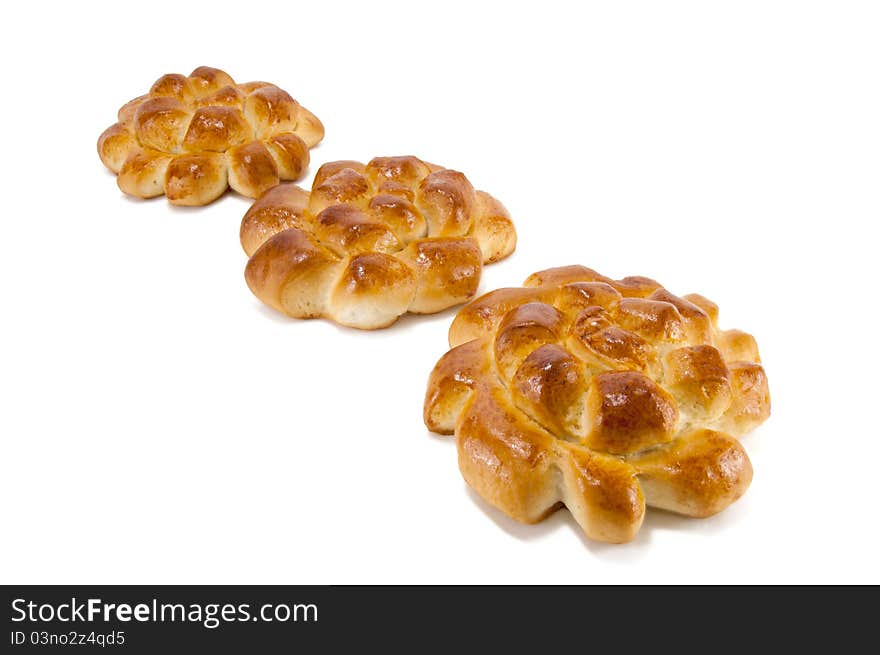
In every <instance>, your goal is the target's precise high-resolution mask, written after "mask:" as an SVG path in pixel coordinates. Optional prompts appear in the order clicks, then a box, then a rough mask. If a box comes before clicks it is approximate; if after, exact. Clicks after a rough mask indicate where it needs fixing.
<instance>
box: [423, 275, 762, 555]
mask: <svg viewBox="0 0 880 655" xmlns="http://www.w3.org/2000/svg"><path fill="white" fill-rule="evenodd" d="M449 345H450V347H451V348H452V349H451V350H450V351H449V352H448V353H446V355H444V356H443V357H442V358H441V359H440V361H439V362H438V363H437V365H436V366H435V368H434V370H433V372H432V373H431V376H430V379H429V381H428V390H427V393H426V395H425V404H424V420H425V424H426V425H427V426H428V429H430V430H432V431H434V432H439V433H441V434H455V438H456V443H457V445H458V463H459V468H460V469H461V473H462V475H463V476H464V479H465V480H466V481H467V483H468V484H469V485H470V486H471V487H473V488H474V490H476V491H477V493H479V494H480V495H481V496H482V497H483V498H484V499H485V500H486V501H488V502H489V503H491V504H492V505H494V506H495V507H497V508H498V509H500V510H501V511H503V512H505V513H506V514H507V515H508V516H511V517H512V518H514V519H517V520H519V521H523V522H525V523H534V522H537V521H540V520H541V519H543V518H544V517H545V516H546V515H547V514H548V513H550V512H552V511H553V510H554V509H556V508H557V507H559V506H561V505H564V506H565V507H567V508H568V510H569V511H570V512H571V513H572V515H573V516H574V518H575V520H576V521H577V522H578V524H579V525H580V526H581V528H583V530H584V532H585V533H586V534H587V536H589V537H590V538H592V539H597V540H599V541H607V542H614V543H619V542H625V541H629V540H631V539H632V538H633V537H635V535H636V533H637V532H638V530H639V527H640V526H641V524H642V520H643V518H644V514H645V507H646V506H653V507H659V508H661V509H665V510H668V511H671V512H676V513H679V514H683V515H686V516H694V517H705V516H711V515H713V514H716V513H717V512H720V511H721V510H723V509H724V508H725V507H727V506H728V505H730V504H731V503H732V502H734V501H735V500H736V499H738V498H739V497H740V496H742V494H743V493H744V492H745V491H746V489H747V488H748V486H749V483H750V482H751V479H752V466H751V463H750V462H749V458H748V455H746V452H745V450H744V449H743V447H742V446H741V445H740V443H739V441H738V438H739V437H741V436H742V435H743V434H745V433H747V432H749V431H750V430H752V429H754V428H755V427H757V426H758V425H760V424H761V423H762V422H764V421H765V420H766V419H767V417H768V416H769V415H770V392H769V389H768V385H767V376H766V375H765V373H764V369H763V368H762V367H761V364H760V361H761V360H760V357H759V355H758V347H757V344H756V342H755V340H754V338H752V337H751V336H750V335H748V334H746V333H745V332H740V331H739V330H727V331H725V330H721V329H719V328H718V307H717V306H716V305H715V304H714V303H712V302H710V301H709V300H706V299H705V298H703V297H702V296H697V295H691V296H683V297H679V296H675V295H673V294H672V293H670V292H669V291H667V290H666V289H664V288H663V287H662V286H660V284H658V283H657V282H655V281H654V280H651V279H649V278H644V277H628V278H624V279H622V280H612V279H610V278H607V277H604V276H602V275H600V274H598V273H596V272H595V271H593V270H591V269H588V268H584V267H582V266H569V267H565V268H554V269H550V270H547V271H541V272H540V273H535V274H534V275H532V276H530V277H529V278H528V279H527V280H526V282H525V286H524V288H519V289H498V290H496V291H493V292H491V293H488V294H486V295H484V296H482V297H481V298H478V299H477V300H474V301H473V302H471V303H470V304H469V305H467V306H466V307H464V308H463V309H462V310H461V311H460V312H459V313H458V315H457V316H456V317H455V320H454V321H453V322H452V326H451V327H450V329H449Z"/></svg>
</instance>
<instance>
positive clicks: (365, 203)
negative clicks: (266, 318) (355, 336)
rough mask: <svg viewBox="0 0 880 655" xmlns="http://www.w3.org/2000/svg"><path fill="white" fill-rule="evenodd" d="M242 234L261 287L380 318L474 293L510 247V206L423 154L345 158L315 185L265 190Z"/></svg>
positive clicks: (254, 282)
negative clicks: (483, 275)
mask: <svg viewBox="0 0 880 655" xmlns="http://www.w3.org/2000/svg"><path fill="white" fill-rule="evenodd" d="M241 244H242V247H243V248H244V251H245V253H247V255H248V257H249V258H250V259H249V261H248V263H247V268H246V270H245V279H246V280H247V284H248V287H250V289H251V291H252V292H253V293H254V295H255V296H257V298H259V299H260V300H262V301H263V302H264V303H266V304H267V305H269V306H271V307H273V308H275V309H277V310H278V311H279V312H282V313H284V314H287V315H289V316H294V317H296V318H313V317H326V318H329V319H331V320H333V321H336V322H337V323H340V324H342V325H347V326H350V327H355V328H361V329H365V330H372V329H376V328H383V327H387V326H388V325H391V324H392V323H394V321H396V320H397V318H398V317H399V316H400V315H401V314H403V313H405V312H414V313H419V314H429V313H433V312H439V311H441V310H443V309H446V308H447V307H451V306H453V305H457V304H461V303H464V302H466V301H468V300H470V299H471V298H473V296H474V295H475V294H476V291H477V287H478V285H479V283H480V275H481V273H482V267H483V264H484V263H490V262H495V261H498V260H499V259H502V258H504V257H507V256H508V255H509V254H510V253H511V252H513V249H514V248H515V246H516V231H515V230H514V228H513V223H512V222H511V220H510V215H509V214H508V213H507V210H506V209H505V208H504V207H503V206H502V205H501V203H500V202H498V201H497V200H496V199H495V198H493V197H492V196H490V195H489V194H488V193H486V192H485V191H476V190H474V188H473V186H471V183H470V182H469V181H468V179H467V178H466V177H465V176H464V175H463V174H462V173H459V172H457V171H453V170H449V169H446V168H442V167H440V166H435V165H433V164H427V163H425V162H423V161H422V160H420V159H417V158H416V157H376V158H375V159H373V160H372V161H370V162H369V163H367V164H362V163H359V162H355V161H337V162H331V163H327V164H324V165H323V166H321V168H320V169H319V170H318V172H317V174H316V176H315V181H314V184H313V185H312V190H311V193H309V192H306V191H305V190H303V189H301V188H300V187H298V186H296V185H292V184H283V185H280V186H277V187H275V188H273V189H270V190H269V191H267V192H266V193H265V194H264V195H262V196H261V197H260V198H259V199H258V200H257V201H256V202H255V203H254V205H253V206H252V207H251V208H250V209H249V210H248V212H247V213H246V214H245V216H244V219H243V220H242V223H241Z"/></svg>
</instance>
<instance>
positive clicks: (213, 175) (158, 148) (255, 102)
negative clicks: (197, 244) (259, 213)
mask: <svg viewBox="0 0 880 655" xmlns="http://www.w3.org/2000/svg"><path fill="white" fill-rule="evenodd" d="M322 138H324V126H323V125H321V121H319V120H318V119H317V117H315V115H314V114H312V113H311V112H310V111H309V110H307V109H306V108H305V107H303V106H302V105H300V104H299V103H298V102H297V101H296V100H294V99H293V98H291V97H290V95H289V94H288V93H287V92H286V91H282V90H281V89H279V88H278V87H277V86H274V85H272V84H268V83H266V82H248V83H246V84H236V83H235V81H234V80H233V79H232V78H231V77H229V75H227V74H226V73H224V72H223V71H221V70H218V69H216V68H208V67H206V66H202V67H200V68H197V69H195V70H194V71H193V72H192V73H190V75H189V76H188V77H185V76H183V75H177V74H169V75H163V76H162V77H160V78H159V79H158V80H157V81H156V83H155V84H153V86H152V88H151V89H150V92H149V93H148V94H146V95H143V96H140V97H138V98H135V99H134V100H132V101H130V102H128V103H126V104H125V105H123V107H122V109H120V110H119V114H118V122H116V123H114V124H113V125H111V126H110V127H108V128H107V129H106V130H105V131H104V133H103V134H102V135H101V136H100V138H99V139H98V154H99V155H100V157H101V161H103V162H104V165H105V166H107V168H109V169H110V170H111V171H113V172H114V173H116V175H117V178H116V179H117V183H118V184H119V188H120V189H122V191H123V192H125V193H127V194H129V195H133V196H138V197H139V198H152V197H154V196H160V195H162V194H165V196H166V197H167V198H168V200H169V202H171V203H173V204H175V205H207V204H208V203H210V202H213V201H214V200H216V199H217V198H218V197H219V196H221V195H222V194H223V192H224V191H226V189H227V187H232V188H233V189H234V190H235V191H237V192H239V193H241V194H242V195H245V196H248V197H249V198H256V197H257V196H259V195H260V194H261V193H263V192H264V191H266V190H267V189H270V188H271V187H273V186H275V185H276V184H278V183H279V181H281V180H298V179H299V178H300V177H302V175H303V173H304V172H305V170H306V168H307V167H308V165H309V148H311V147H312V146H314V145H316V144H317V143H318V142H319V141H320V140H321V139H322Z"/></svg>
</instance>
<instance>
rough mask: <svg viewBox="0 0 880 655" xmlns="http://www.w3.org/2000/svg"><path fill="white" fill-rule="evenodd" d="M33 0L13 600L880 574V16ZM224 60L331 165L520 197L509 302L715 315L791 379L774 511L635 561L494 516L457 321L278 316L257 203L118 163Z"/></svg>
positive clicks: (1, 512) (752, 9)
mask: <svg viewBox="0 0 880 655" xmlns="http://www.w3.org/2000/svg"><path fill="white" fill-rule="evenodd" d="M129 7H130V8H129ZM5 11H6V15H5V17H4V24H5V30H4V32H5V34H4V39H3V40H2V41H0V50H2V53H0V54H2V58H0V60H2V62H3V63H2V66H3V78H4V92H3V103H2V109H0V111H2V125H3V126H4V131H3V141H2V143H3V146H4V147H3V153H2V156H0V167H2V178H0V179H2V181H3V183H4V193H3V200H2V206H0V207H2V209H0V211H2V235H3V237H2V238H3V244H4V248H3V254H2V257H0V267H2V270H0V273H2V278H0V279H2V285H3V287H2V308H3V310H2V316H3V318H2V323H0V330H2V346H0V347H2V362H0V371H2V378H0V384H2V413H0V432H2V437H0V439H2V442H0V443H2V455H0V526H2V527H0V530H2V538H0V581H2V582H5V583H25V582H30V583H50V582H51V583H85V582H91V583H367V582H373V583H427V582H439V583H452V582H457V583H514V582H526V583H538V582H576V583H598V582H606V583H618V582H620V583H629V582H641V583H644V582H682V583H684V582H698V583H702V582H756V583H761V582H767V583H771V582H772V583H775V582H875V583H876V582H880V575H878V571H880V567H878V562H877V552H878V547H880V540H878V534H880V529H878V526H877V520H878V513H880V512H878V504H877V487H878V485H877V484H876V482H875V479H874V478H875V476H876V475H877V462H878V455H880V433H878V428H877V419H876V416H877V406H878V403H880V398H878V396H880V388H878V365H880V362H878V355H877V348H878V318H880V316H878V305H880V301H878V299H877V296H876V294H877V288H878V283H877V273H878V266H877V252H876V251H877V246H878V239H877V224H878V221H880V75H878V73H880V37H878V34H880V15H878V8H877V5H876V3H870V2H864V3H856V2H826V3H819V2H804V1H801V2H768V1H761V2H736V3H734V2H729V3H727V2H725V3H715V2H672V3H655V2H646V3H630V2H619V3H592V4H586V3H577V4H575V3H556V2H541V3H529V4H526V5H518V4H515V3H510V2H507V3H498V4H494V5H489V4H485V5H484V3H477V2H465V3H458V2H450V1H448V0H446V1H444V2H434V3H431V4H427V5H419V4H417V3H414V2H402V3H395V2H382V3H367V2H355V3H344V2H338V1H337V2H332V3H331V2H327V3H290V2H287V3H279V5H278V6H277V7H264V6H261V5H260V4H259V3H255V2H247V3H242V2H236V3H228V4H223V3H220V2H211V3H198V4H194V5H193V6H192V7H190V6H189V5H188V4H186V3H183V2H173V3H164V2H157V1H150V2H146V3H144V2H140V3H134V4H131V5H126V4H125V3H113V4H108V5H107V6H106V7H105V8H102V9H93V8H90V7H87V6H86V5H85V3H64V4H61V3H59V4H58V5H55V6H52V5H45V4H42V3H24V2H22V3H14V4H12V5H9V6H8V7H6V9H5ZM202 64H205V65H212V66H218V67H220V68H223V69H225V70H226V71H228V72H229V73H230V74H231V75H232V76H233V77H235V78H236V79H237V80H239V81H247V80H250V79H265V80H268V81H272V82H275V83H277V84H279V85H280V86H282V87H283V88H286V89H287V90H288V91H290V92H291V93H292V94H293V95H294V97H296V98H298V99H299V100H300V101H301V102H302V103H303V104H304V105H306V106H307V107H309V108H310V109H311V110H313V111H314V112H315V113H316V114H317V115H318V116H319V117H320V118H321V119H322V120H323V121H324V123H325V125H326V129H327V136H326V139H325V141H324V143H323V144H322V145H321V146H320V147H319V148H317V149H316V150H313V151H312V161H313V163H312V167H311V169H310V173H313V172H314V171H315V170H316V168H317V165H319V164H320V163H321V162H323V161H329V160H334V159H341V158H353V159H361V160H367V159H369V158H370V157H372V156H373V155H390V154H415V155H418V156H420V157H423V158H425V159H429V160H432V161H436V162H438V163H441V164H444V165H447V166H450V167H455V168H458V169H460V170H463V171H464V172H465V173H466V174H467V175H468V177H469V178H470V179H471V180H472V181H473V182H474V184H475V185H476V186H477V187H478V188H483V189H486V190H488V191H490V192H491V193H492V194H494V195H496V196H497V197H498V198H500V199H501V200H502V201H503V202H504V203H505V204H506V205H507V207H508V208H509V210H510V211H511V213H512V214H513V216H514V219H515V220H516V224H517V228H518V232H519V247H518V249H517V251H516V253H515V255H514V256H513V257H511V258H510V259H508V260H506V261H504V262H502V263H499V264H497V265H494V266H492V267H490V268H488V269H487V270H486V272H485V275H484V278H483V284H482V287H481V289H482V290H483V291H488V290H489V289H492V288H495V287H497V286H506V285H507V286H509V285H518V284H520V283H521V282H522V280H523V279H524V278H525V277H526V276H527V275H528V274H529V273H531V272H533V271H535V270H539V269H541V268H546V267H550V266H557V265H563V264H570V263H581V264H585V265H588V266H591V267H593V268H596V269H597V270H599V271H601V272H603V273H605V274H607V275H611V276H614V277H619V276H623V275H628V274H641V275H648V276H651V277H654V278H656V279H658V280H659V281H661V282H662V283H664V284H665V285H666V286H667V287H668V288H670V289H671V290H672V291H673V292H676V293H681V294H683V293H687V292H699V293H702V294H704V295H706V296H708V297H710V298H712V299H713V300H715V301H716V302H717V303H719V305H720V306H721V319H722V324H723V325H724V326H725V327H739V328H742V329H745V330H747V331H749V332H752V333H753V334H755V335H756V337H757V339H758V342H759V345H760V347H761V352H762V355H763V358H764V363H765V366H766V369H767V372H768V375H769V379H770V385H771V392H772V395H773V415H772V417H771V418H770V420H769V421H768V422H767V423H766V424H765V425H764V426H762V427H761V428H760V429H759V430H757V431H756V432H754V433H753V434H751V435H750V436H748V437H747V438H746V439H745V444H746V447H747V450H748V451H749V453H750V456H751V459H752V462H753V465H754V468H755V478H754V482H753V484H752V486H751V489H750V490H749V492H748V493H747V494H746V496H745V497H744V498H743V499H742V500H741V501H739V502H738V503H736V504H735V505H734V506H732V507H731V508H730V509H729V510H727V511H726V512H724V513H723V514H722V515H720V516H717V517H715V518H712V519H708V520H702V521H699V520H688V519H682V518H677V517H675V516H672V515H668V514H663V513H657V512H649V516H648V517H647V519H646V521H645V524H644V526H643V528H642V531H641V533H640V534H639V536H638V538H637V539H636V540H635V542H633V543H631V544H628V545H623V546H609V545H602V544H596V543H590V542H587V541H586V540H585V539H584V538H583V537H582V536H581V534H580V532H579V530H578V529H577V526H576V525H575V524H574V522H573V521H572V520H571V519H570V517H569V516H568V514H567V512H565V511H560V512H558V513H557V514H555V515H554V516H553V517H551V518H550V519H549V520H547V521H546V522H544V523H543V524H541V525H538V526H523V525H519V524H516V523H514V522H513V521H511V520H509V519H507V518H506V517H504V516H502V515H501V514H499V513H498V512H497V511H495V510H493V509H491V508H490V507H488V506H487V505H485V504H484V503H483V502H482V501H481V500H479V499H478V498H477V497H476V496H475V495H474V494H472V493H471V492H469V491H468V489H467V487H466V485H465V484H464V482H463V481H462V479H461V477H460V475H459V473H458V470H457V466H456V456H455V447H454V443H453V442H452V440H450V439H448V438H442V437H437V436H434V435H431V434H429V433H428V432H427V431H426V430H425V428H424V426H423V423H422V419H421V411H422V397H423V393H424V387H425V382H426V379H427V376H428V373H429V371H430V370H431V367H432V366H433V365H434V363H435V361H436V359H437V358H438V357H439V356H440V355H442V354H443V353H444V352H445V351H446V330H447V327H448V325H449V322H450V320H451V317H452V315H453V313H454V312H451V311H450V312H446V313H444V314H441V315H437V316H433V317H427V318H424V317H423V318H413V317H410V318H406V319H405V320H403V321H401V322H400V323H399V324H398V325H396V326H394V327H393V328H391V329H388V330H384V331H379V332H373V333H364V332H358V331H354V330H349V329H343V328H339V327H336V326H334V325H332V324H330V323H328V322H324V321H310V322H304V321H296V320H291V319H286V318H283V317H281V316H279V315H276V314H273V313H272V311H271V310H268V309H267V308H265V307H263V306H261V304H260V303H259V302H258V301H257V300H256V299H255V298H254V297H252V295H251V294H250V292H249V291H248V289H247V287H246V286H245V284H244V281H243V275H242V273H243V269H244V265H245V256H244V254H243V252H242V251H241V248H240V246H239V243H238V227H239V222H240V219H241V216H242V215H243V213H244V212H245V210H246V209H247V207H248V201H247V200H246V199H244V198H241V197H235V196H233V195H227V196H226V197H224V198H223V199H222V200H221V201H220V202H217V203H215V204H213V205H210V206H208V207H205V208H200V209H174V208H171V207H170V206H169V205H168V203H167V202H166V201H165V200H164V199H161V198H160V199H157V200H153V201H147V202H143V201H136V200H131V199H128V198H126V197H124V196H123V195H122V194H121V193H120V192H119V190H118V189H117V187H116V183H115V179H114V177H113V175H112V174H110V173H109V172H107V171H106V170H105V169H104V168H103V166H102V165H101V163H100V161H99V159H98V156H97V154H96V151H95V141H96V139H97V137H98V135H99V134H100V133H101V131H102V130H104V128H105V127H107V126H108V125H109V124H110V123H112V122H113V121H114V118H115V112H116V109H117V108H118V106H119V105H121V104H122V103H124V102H125V101H127V100H128V99H130V98H131V97H134V96H136V95H139V94H141V93H143V92H145V91H146V90H147V89H148V88H149V86H150V84H151V83H152V82H153V80H154V79H155V78H157V77H158V76H159V75H161V74H162V73H166V72H181V73H188V72H189V71H190V70H192V69H193V68H195V67H196V66H199V65H202ZM310 182H311V178H307V179H306V180H304V182H303V183H304V184H306V185H308V184H310Z"/></svg>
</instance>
